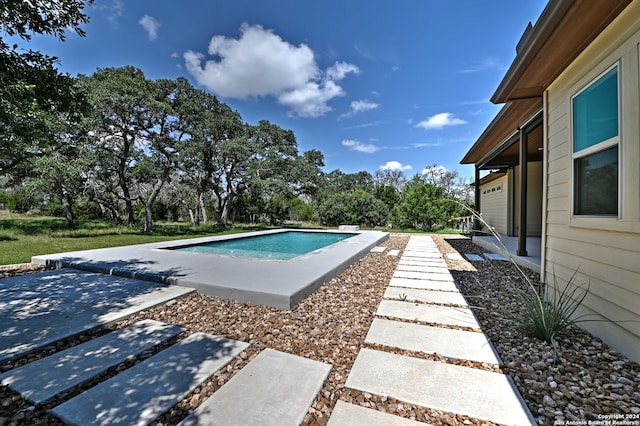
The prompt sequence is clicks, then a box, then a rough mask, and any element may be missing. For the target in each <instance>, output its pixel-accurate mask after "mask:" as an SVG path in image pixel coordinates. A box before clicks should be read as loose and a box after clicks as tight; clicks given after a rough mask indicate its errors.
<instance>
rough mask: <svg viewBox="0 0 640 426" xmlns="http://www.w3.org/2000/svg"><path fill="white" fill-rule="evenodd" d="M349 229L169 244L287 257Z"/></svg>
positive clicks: (328, 242)
mask: <svg viewBox="0 0 640 426" xmlns="http://www.w3.org/2000/svg"><path fill="white" fill-rule="evenodd" d="M354 235H357V234H352V233H344V232H340V233H337V232H308V231H285V232H279V233H276V234H266V235H254V236H249V237H242V236H240V237H239V238H233V239H229V240H221V241H212V242H207V243H200V244H194V245H188V246H180V247H171V248H170V249H171V250H176V251H182V252H190V253H200V254H220V255H227V256H239V257H256V258H260V259H277V260H290V259H293V258H295V257H298V256H300V255H303V254H307V253H311V252H313V251H315V250H318V249H321V248H323V247H327V246H330V245H331V244H335V243H337V242H340V241H343V240H346V239H347V238H351V237H353V236H354Z"/></svg>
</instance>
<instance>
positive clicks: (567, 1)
mask: <svg viewBox="0 0 640 426" xmlns="http://www.w3.org/2000/svg"><path fill="white" fill-rule="evenodd" d="M573 3H574V0H558V1H550V2H549V3H547V6H546V7H545V8H544V10H543V11H542V14H541V15H540V18H538V21H537V22H536V24H535V25H534V27H533V31H530V30H529V28H527V29H526V30H525V33H526V32H530V34H529V35H528V37H527V39H526V41H525V42H524V43H523V46H521V47H520V49H519V50H520V51H519V52H518V54H517V55H516V58H515V59H514V60H513V62H512V63H511V66H510V67H509V70H508V71H507V73H506V74H505V76H504V78H503V79H502V81H501V82H500V84H499V85H498V88H497V89H496V91H495V93H494V94H493V96H492V97H491V102H493V103H494V104H501V103H505V102H507V101H508V100H509V99H508V93H509V92H510V91H511V89H512V88H513V86H514V85H515V83H516V82H517V81H518V80H519V79H520V77H521V76H522V74H523V73H524V71H525V70H526V69H527V67H528V66H529V65H530V64H531V62H532V61H533V59H534V58H535V57H536V55H537V53H538V51H539V50H540V48H541V47H542V46H543V45H544V43H545V42H546V41H547V40H548V39H549V36H550V35H551V34H552V33H553V31H554V30H555V28H556V26H557V25H558V23H559V22H560V21H561V20H562V18H563V17H564V15H565V14H566V13H567V11H568V10H569V8H571V6H572V5H573ZM523 35H524V34H523Z"/></svg>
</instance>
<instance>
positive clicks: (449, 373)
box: [346, 349, 535, 425]
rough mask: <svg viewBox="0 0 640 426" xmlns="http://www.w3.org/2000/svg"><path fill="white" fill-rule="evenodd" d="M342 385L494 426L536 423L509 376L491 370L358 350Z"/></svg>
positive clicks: (369, 350)
mask: <svg viewBox="0 0 640 426" xmlns="http://www.w3.org/2000/svg"><path fill="white" fill-rule="evenodd" d="M346 386H347V387H348V388H351V389H356V390H360V391H362V392H369V393H372V394H376V395H381V396H387V397H392V398H396V399H399V400H401V401H405V402H408V403H411V404H416V405H419V406H422V407H428V408H433V409H436V410H441V411H446V412H450V413H457V414H463V415H466V416H469V417H472V418H476V419H480V420H488V421H492V422H495V423H499V424H508V425H533V424H535V422H534V420H533V418H532V416H531V414H530V413H529V411H528V409H527V407H526V405H525V404H524V402H523V400H522V398H521V397H520V395H519V394H518V393H517V391H516V390H515V386H514V385H513V383H512V382H511V381H510V380H509V378H508V376H506V375H503V374H499V373H493V372H490V371H485V370H478V369H474V368H469V367H461V366H457V365H452V364H445V363H442V362H436V361H430V360H424V359H418V358H412V357H408V356H403V355H396V354H392V353H388V352H382V351H376V350H371V349H362V350H360V353H359V354H358V357H357V358H356V362H355V364H354V365H353V368H352V369H351V372H350V373H349V377H348V378H347V382H346Z"/></svg>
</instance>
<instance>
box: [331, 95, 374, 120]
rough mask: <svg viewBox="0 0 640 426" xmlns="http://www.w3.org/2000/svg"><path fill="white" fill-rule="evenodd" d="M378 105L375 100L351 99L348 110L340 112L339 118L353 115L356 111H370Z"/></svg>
mask: <svg viewBox="0 0 640 426" xmlns="http://www.w3.org/2000/svg"><path fill="white" fill-rule="evenodd" d="M378 107H380V104H377V103H375V102H369V101H367V100H364V99H363V100H360V101H353V102H351V105H349V112H346V113H344V114H342V115H341V116H340V118H347V117H353V116H354V115H356V114H358V113H361V112H365V111H370V110H372V109H376V108H378Z"/></svg>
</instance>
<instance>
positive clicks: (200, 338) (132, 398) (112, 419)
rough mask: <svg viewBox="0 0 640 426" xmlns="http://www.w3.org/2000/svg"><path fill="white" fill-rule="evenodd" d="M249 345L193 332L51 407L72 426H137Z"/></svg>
mask: <svg viewBox="0 0 640 426" xmlns="http://www.w3.org/2000/svg"><path fill="white" fill-rule="evenodd" d="M248 346H249V344H248V343H244V342H240V341H237V340H231V339H225V338H222V337H218V336H212V335H209V334H205V333H195V334H192V335H191V336H189V337H187V338H186V339H184V340H183V341H181V342H179V343H176V344H175V345H173V346H171V347H170V348H168V349H165V350H164V351H162V352H160V353H158V354H156V355H154V356H152V357H150V358H148V359H146V360H145V361H143V362H141V363H139V364H137V365H135V366H133V367H131V368H130V369H128V370H125V371H124V372H122V373H120V374H118V375H117V376H114V377H112V378H111V379H109V380H107V381H104V382H102V383H100V384H99V385H97V386H95V387H93V388H91V389H89V390H87V391H85V392H83V393H81V394H80V395H78V396H76V397H75V398H72V399H70V400H69V401H67V402H65V403H63V404H61V405H59V406H57V407H55V408H54V409H53V410H52V412H53V413H54V414H55V415H56V416H58V417H60V418H61V419H62V420H63V421H64V422H65V423H67V424H72V425H83V426H84V425H134V424H135V425H141V424H148V423H150V422H152V421H153V420H154V419H156V418H157V417H158V416H160V415H162V414H163V413H165V412H166V411H167V410H169V409H170V408H171V407H173V406H174V405H175V404H177V403H178V402H179V401H181V400H182V399H183V398H184V397H185V396H187V395H188V394H189V393H190V392H192V391H193V390H194V389H195V388H196V387H197V386H199V385H200V384H201V383H202V382H204V381H205V380H206V379H207V378H208V377H210V376H211V375H212V374H213V373H214V372H215V371H217V370H219V369H220V368H222V367H224V366H225V365H226V364H227V363H229V362H230V361H231V360H232V359H233V358H234V357H235V356H236V355H238V354H239V353H240V352H242V351H243V350H244V349H246V348H247V347H248Z"/></svg>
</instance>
